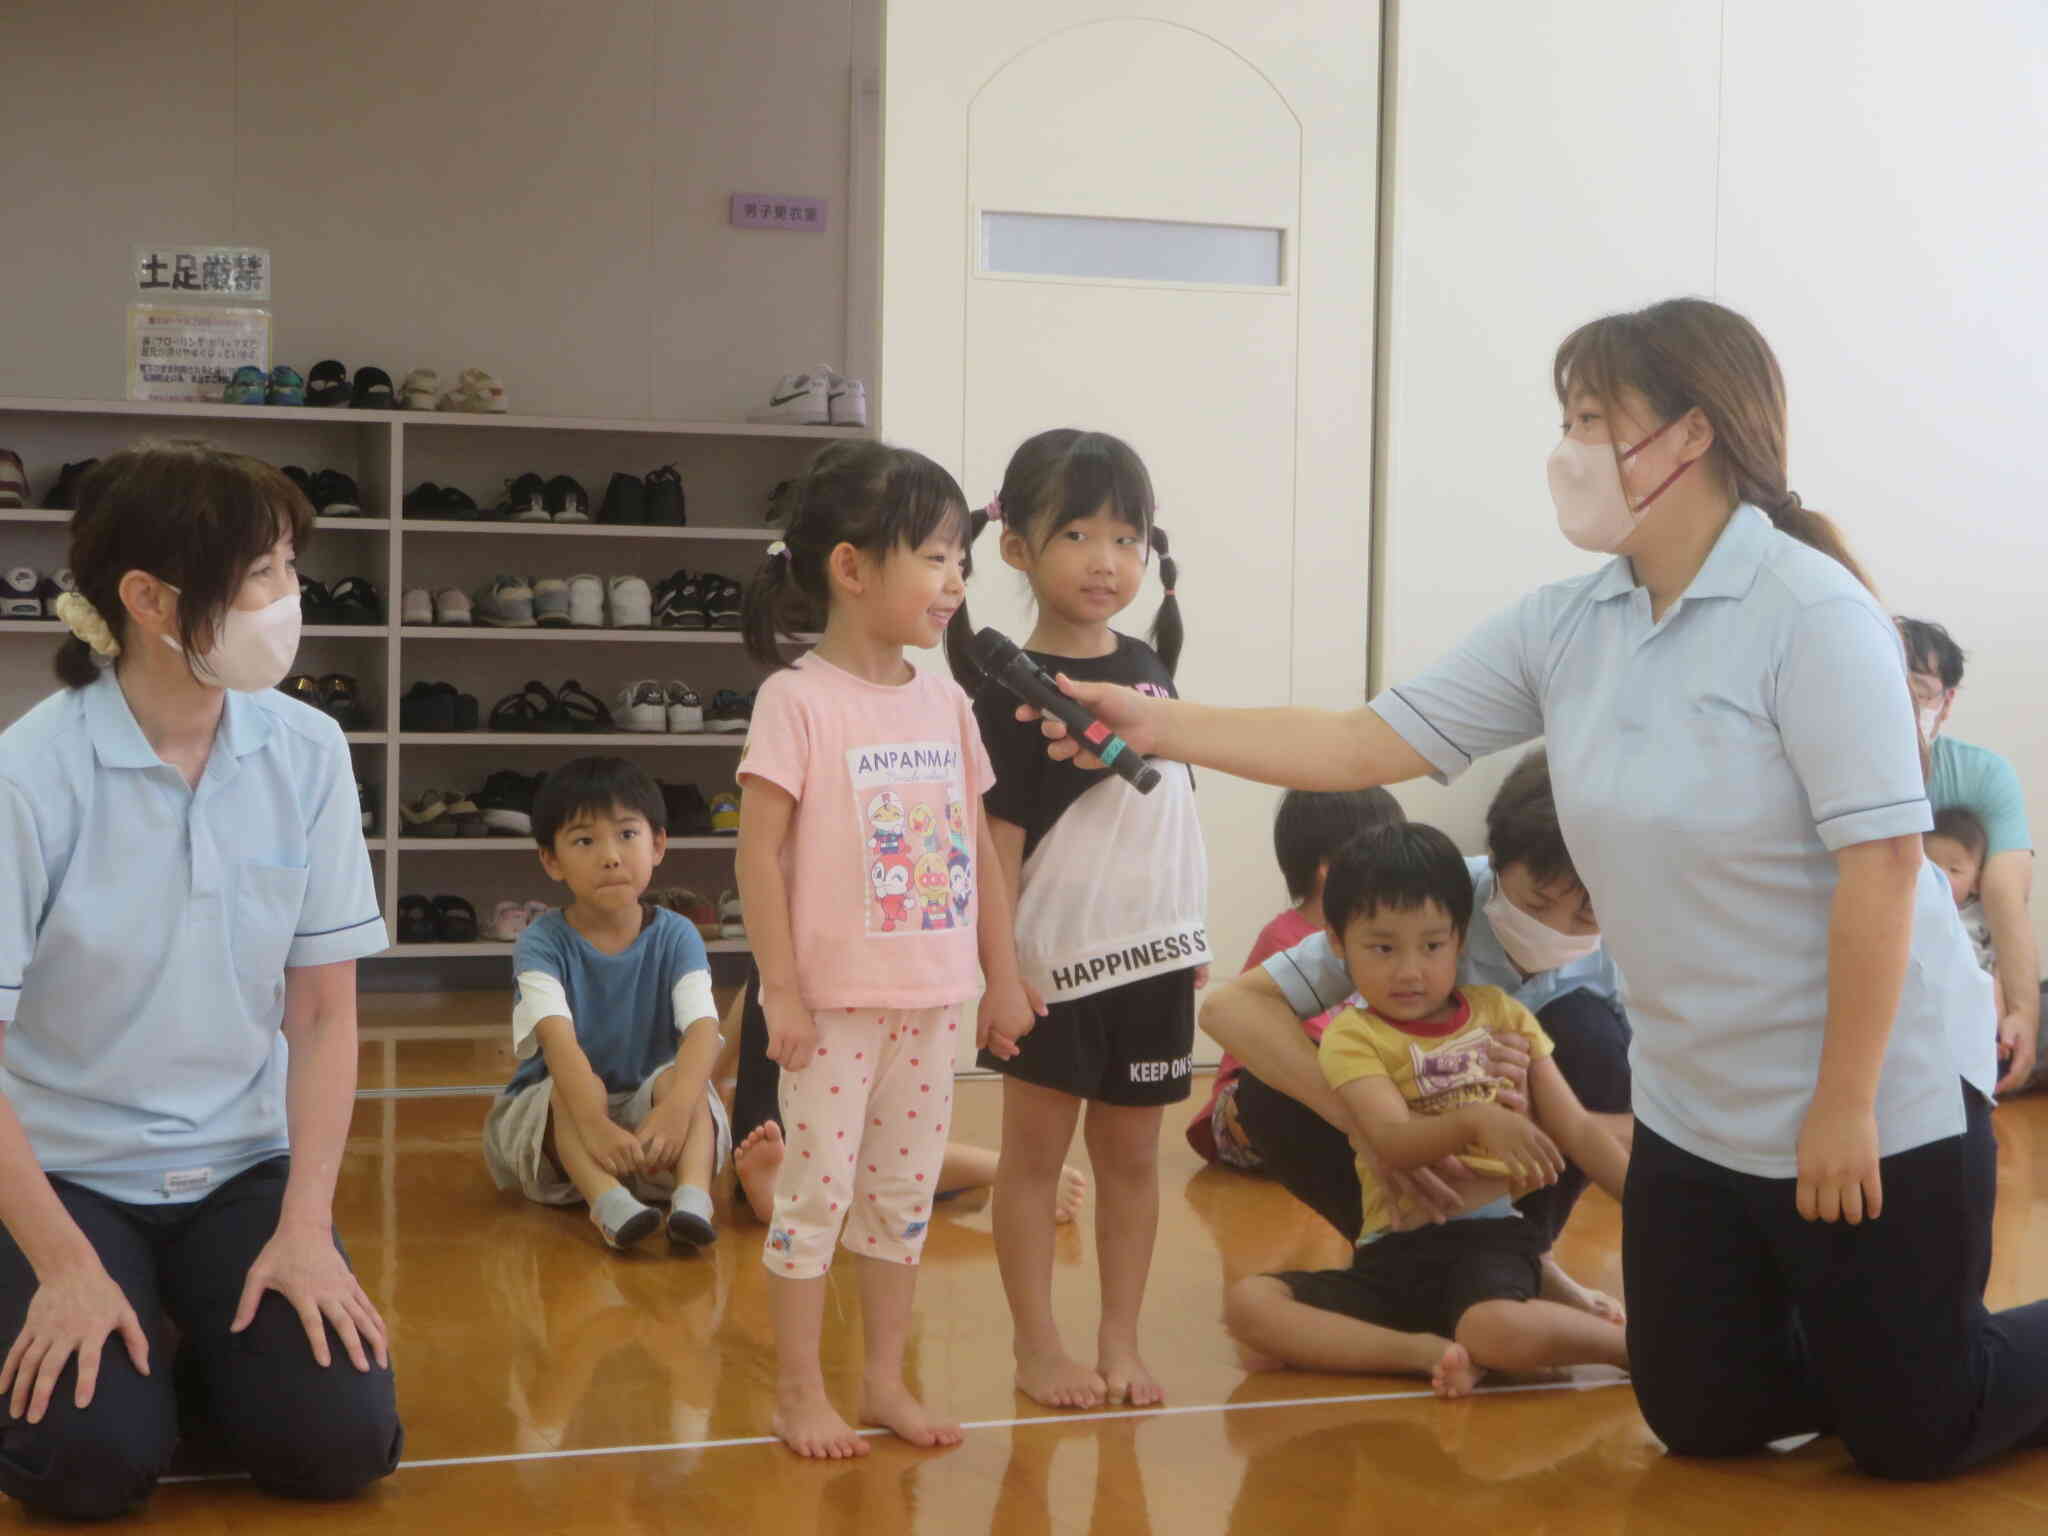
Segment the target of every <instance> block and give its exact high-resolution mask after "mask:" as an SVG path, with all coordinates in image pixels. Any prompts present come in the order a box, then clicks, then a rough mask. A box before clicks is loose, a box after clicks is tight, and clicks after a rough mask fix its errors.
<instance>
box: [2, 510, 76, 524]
mask: <svg viewBox="0 0 2048 1536" xmlns="http://www.w3.org/2000/svg"><path fill="white" fill-rule="evenodd" d="M70 521H71V514H70V513H69V512H66V511H64V510H62V509H61V508H50V507H4V508H0V522H9V523H68V522H70Z"/></svg>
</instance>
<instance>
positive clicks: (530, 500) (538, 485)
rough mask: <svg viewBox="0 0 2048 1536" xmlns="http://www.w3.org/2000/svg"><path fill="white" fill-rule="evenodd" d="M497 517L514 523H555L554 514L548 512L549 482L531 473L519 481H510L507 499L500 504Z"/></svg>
mask: <svg viewBox="0 0 2048 1536" xmlns="http://www.w3.org/2000/svg"><path fill="white" fill-rule="evenodd" d="M497 516H498V517H499V518H500V519H501V520H503V521H507V522H514V523H551V522H553V521H554V520H555V519H554V514H553V513H551V512H549V511H548V483H547V481H545V480H543V479H541V477H540V476H539V475H536V474H533V473H532V472H531V471H529V472H528V473H526V474H523V475H521V476H520V477H519V478H518V479H517V480H512V481H508V482H507V483H506V486H505V499H504V500H503V501H501V502H500V503H498V510H497Z"/></svg>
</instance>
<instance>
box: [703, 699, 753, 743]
mask: <svg viewBox="0 0 2048 1536" xmlns="http://www.w3.org/2000/svg"><path fill="white" fill-rule="evenodd" d="M753 718H754V699H753V695H751V694H746V693H735V692H734V691H733V690H732V689H730V688H721V689H719V690H718V692H717V693H715V694H713V695H712V698H711V707H710V708H709V709H708V710H706V711H705V712H704V729H705V730H707V731H717V732H720V733H722V734H729V733H732V732H736V731H744V730H745V729H746V728H747V726H748V724H749V723H750V722H751V721H752V720H753Z"/></svg>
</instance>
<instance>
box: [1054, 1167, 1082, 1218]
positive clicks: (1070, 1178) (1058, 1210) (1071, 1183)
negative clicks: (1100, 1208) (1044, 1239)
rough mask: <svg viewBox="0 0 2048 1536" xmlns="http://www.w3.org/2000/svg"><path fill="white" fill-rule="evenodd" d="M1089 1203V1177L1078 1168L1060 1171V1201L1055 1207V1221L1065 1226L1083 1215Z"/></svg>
mask: <svg viewBox="0 0 2048 1536" xmlns="http://www.w3.org/2000/svg"><path fill="white" fill-rule="evenodd" d="M1087 1201H1088V1175H1087V1174H1085V1173H1083V1172H1082V1171H1081V1170H1080V1169H1078V1168H1062V1169H1061V1170H1060V1193H1059V1199H1058V1201H1057V1202H1056V1203H1055V1204H1054V1206H1053V1213H1052V1214H1053V1220H1054V1221H1056V1222H1058V1223H1060V1224H1061V1225H1062V1226H1064V1225H1065V1224H1066V1223H1068V1222H1070V1221H1072V1220H1073V1219H1074V1218H1075V1217H1076V1216H1078V1215H1080V1214H1081V1207H1082V1206H1083V1205H1085V1204H1086V1203H1087Z"/></svg>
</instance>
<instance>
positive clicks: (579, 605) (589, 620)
mask: <svg viewBox="0 0 2048 1536" xmlns="http://www.w3.org/2000/svg"><path fill="white" fill-rule="evenodd" d="M569 623H570V624H571V625H572V626H573V627H575V628H577V629H603V628H604V578H603V577H601V576H592V575H590V574H588V573H587V572H586V573H585V574H583V575H581V576H571V577H570V578H569Z"/></svg>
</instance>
